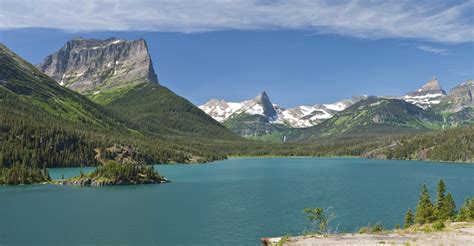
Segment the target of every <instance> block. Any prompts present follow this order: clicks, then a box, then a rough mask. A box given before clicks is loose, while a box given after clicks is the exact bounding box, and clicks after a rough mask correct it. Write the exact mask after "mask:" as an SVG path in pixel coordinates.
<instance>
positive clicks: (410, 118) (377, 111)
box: [289, 97, 443, 141]
mask: <svg viewBox="0 0 474 246" xmlns="http://www.w3.org/2000/svg"><path fill="white" fill-rule="evenodd" d="M442 123H443V118H442V117H441V116H439V115H437V114H435V113H433V112H430V111H425V110H423V109H421V108H420V107H417V106H415V105H413V104H410V103H407V102H405V101H403V100H398V99H386V98H377V97H369V98H368V99H367V100H363V101H360V102H358V103H356V104H354V105H352V106H351V107H349V108H347V109H346V110H344V111H341V112H339V113H337V114H336V115H335V116H334V117H332V118H330V119H328V120H326V121H324V122H322V123H321V124H319V125H316V126H314V127H310V128H307V129H302V130H301V131H300V132H294V133H293V134H292V135H291V136H289V139H291V140H293V141H294V140H299V141H302V140H309V139H315V138H319V137H329V136H331V137H334V136H343V135H344V136H358V135H378V134H394V133H396V134H398V133H404V132H417V131H424V130H430V129H438V128H441V126H442Z"/></svg>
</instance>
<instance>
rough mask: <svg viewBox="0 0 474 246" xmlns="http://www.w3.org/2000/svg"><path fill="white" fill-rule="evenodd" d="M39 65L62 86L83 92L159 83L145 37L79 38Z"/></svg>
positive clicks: (98, 91) (88, 92)
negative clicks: (133, 38)
mask: <svg viewBox="0 0 474 246" xmlns="http://www.w3.org/2000/svg"><path fill="white" fill-rule="evenodd" d="M37 68H38V69H40V70H41V71H42V72H44V73H45V74H47V75H49V76H50V77H51V78H53V79H54V80H56V81H57V82H58V83H59V84H60V85H63V86H66V87H68V88H70V89H73V90H75V91H78V92H80V93H82V94H91V93H101V92H102V91H107V90H109V89H116V88H118V87H123V86H129V85H136V84H140V83H146V82H152V83H158V79H157V76H156V74H155V72H154V70H153V64H152V61H151V58H150V54H149V53H148V47H147V44H146V42H145V40H143V39H138V40H133V41H126V40H122V39H116V38H109V39H106V40H99V39H82V38H76V39H73V40H70V41H68V42H67V43H66V44H65V45H64V47H62V48H61V49H60V50H59V51H57V52H55V53H53V54H51V55H49V56H47V57H46V58H45V59H44V60H43V62H41V63H40V64H38V65H37Z"/></svg>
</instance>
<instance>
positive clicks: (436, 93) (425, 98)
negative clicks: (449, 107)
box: [403, 77, 446, 109]
mask: <svg viewBox="0 0 474 246" xmlns="http://www.w3.org/2000/svg"><path fill="white" fill-rule="evenodd" d="M445 96H446V92H445V91H444V90H443V89H442V88H441V85H440V84H439V81H438V79H437V78H436V77H433V78H432V79H431V80H430V81H428V82H427V83H426V84H424V85H423V86H422V87H421V88H420V89H418V90H416V91H414V92H410V93H408V94H407V95H405V96H404V97H403V100H405V101H407V102H409V103H412V104H415V105H416V106H418V107H421V108H423V109H426V108H429V107H431V106H433V105H437V104H439V103H440V102H441V100H442V99H443V98H444V97H445Z"/></svg>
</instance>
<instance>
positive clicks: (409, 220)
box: [403, 208, 415, 228]
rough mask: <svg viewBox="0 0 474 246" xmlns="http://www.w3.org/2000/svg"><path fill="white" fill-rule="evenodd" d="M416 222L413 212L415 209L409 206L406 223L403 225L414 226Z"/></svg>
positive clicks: (406, 226)
mask: <svg viewBox="0 0 474 246" xmlns="http://www.w3.org/2000/svg"><path fill="white" fill-rule="evenodd" d="M414 223H415V215H414V214H413V211H412V210H411V208H408V210H407V212H406V214H405V223H404V225H403V227H404V228H408V227H410V226H412V225H413V224H414Z"/></svg>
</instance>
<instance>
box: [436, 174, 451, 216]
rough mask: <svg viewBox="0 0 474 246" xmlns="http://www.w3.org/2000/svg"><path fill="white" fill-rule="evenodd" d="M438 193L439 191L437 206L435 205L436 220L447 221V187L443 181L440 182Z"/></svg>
mask: <svg viewBox="0 0 474 246" xmlns="http://www.w3.org/2000/svg"><path fill="white" fill-rule="evenodd" d="M436 191H437V196H436V204H435V216H436V219H439V220H446V219H448V217H449V215H448V214H447V209H446V195H445V192H446V185H445V184H444V181H443V179H440V180H439V182H438V186H437V188H436Z"/></svg>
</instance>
